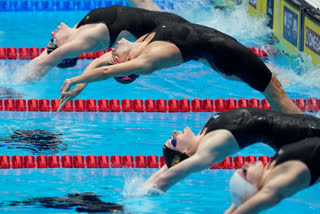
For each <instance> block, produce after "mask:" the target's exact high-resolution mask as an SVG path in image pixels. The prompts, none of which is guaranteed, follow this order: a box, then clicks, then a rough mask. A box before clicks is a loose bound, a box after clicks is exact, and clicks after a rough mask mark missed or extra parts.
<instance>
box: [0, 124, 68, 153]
mask: <svg viewBox="0 0 320 214" xmlns="http://www.w3.org/2000/svg"><path fill="white" fill-rule="evenodd" d="M61 136H62V134H61V133H57V132H50V131H44V130H41V129H17V130H13V131H12V134H11V135H10V136H8V137H3V138H1V139H0V146H3V147H4V146H6V147H7V148H8V149H24V150H28V151H31V152H32V153H33V154H44V153H45V154H54V153H57V152H59V151H64V150H67V148H66V147H67V146H68V145H67V144H65V143H64V142H62V141H61V138H62V137H61Z"/></svg>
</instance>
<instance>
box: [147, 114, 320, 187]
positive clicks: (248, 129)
mask: <svg viewBox="0 0 320 214" xmlns="http://www.w3.org/2000/svg"><path fill="white" fill-rule="evenodd" d="M315 136H317V137H320V119H318V118H316V117H313V116H310V115H302V114H285V113H279V112H274V111H269V110H265V109H250V108H239V109H236V110H232V111H226V112H222V113H218V114H216V115H214V116H213V117H211V118H210V119H209V120H208V122H207V123H206V125H205V126H204V128H203V130H202V131H201V132H200V133H199V134H198V135H195V134H194V133H193V132H192V131H191V130H190V129H189V128H185V129H184V130H183V131H174V132H173V135H172V137H171V138H170V139H169V140H167V141H166V142H165V144H164V146H163V157H164V160H165V162H166V165H164V166H163V167H162V168H161V169H159V170H158V171H157V172H156V173H154V174H153V175H152V176H151V177H150V178H149V179H148V180H147V181H146V184H148V185H150V184H151V185H152V186H153V187H154V188H156V189H159V190H161V191H167V190H168V189H169V188H170V187H171V186H172V185H174V184H175V183H177V182H178V181H179V180H181V179H183V178H185V177H186V176H187V175H189V174H191V173H194V172H197V171H200V170H203V169H207V168H208V167H210V166H211V165H212V164H214V163H218V162H220V161H222V160H224V159H225V158H226V157H227V156H229V155H232V154H234V153H236V152H238V151H239V150H241V149H243V148H245V147H247V146H250V145H252V144H255V143H258V142H262V143H265V144H267V145H269V146H271V147H272V148H273V149H275V150H276V151H278V150H279V148H280V147H282V146H285V145H288V144H291V143H294V142H296V141H297V140H301V139H305V138H308V137H315Z"/></svg>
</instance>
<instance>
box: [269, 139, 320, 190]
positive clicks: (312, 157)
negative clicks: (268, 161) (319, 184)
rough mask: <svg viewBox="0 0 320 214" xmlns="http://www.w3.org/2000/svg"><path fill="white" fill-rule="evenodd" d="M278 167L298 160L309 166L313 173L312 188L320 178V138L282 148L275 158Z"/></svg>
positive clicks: (304, 140) (305, 140)
mask: <svg viewBox="0 0 320 214" xmlns="http://www.w3.org/2000/svg"><path fill="white" fill-rule="evenodd" d="M273 160H275V161H276V164H275V166H276V165H279V164H281V163H283V162H286V161H290V160H298V161H301V162H303V163H304V164H306V165H307V167H308V168H309V170H310V173H311V182H310V186H311V185H312V184H314V183H315V182H316V181H317V179H318V178H319V177H320V138H318V137H314V138H306V139H303V140H301V141H297V142H295V143H293V144H290V145H286V146H284V147H282V148H281V149H280V150H279V151H278V152H277V153H276V155H275V156H274V158H273Z"/></svg>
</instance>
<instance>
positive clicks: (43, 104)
mask: <svg viewBox="0 0 320 214" xmlns="http://www.w3.org/2000/svg"><path fill="white" fill-rule="evenodd" d="M292 101H293V102H294V103H295V104H296V105H297V106H298V107H299V108H300V109H301V111H303V112H318V111H319V110H320V99H316V98H309V99H308V100H306V99H304V98H298V99H292ZM59 103H60V102H59V99H52V100H48V99H40V100H38V99H29V100H25V99H5V100H1V99H0V111H29V112H35V111H43V112H48V111H57V109H58V107H59ZM241 107H247V108H259V109H268V110H271V107H270V105H269V103H268V101H267V100H266V99H262V100H259V99H256V98H251V99H245V98H241V99H238V100H236V99H232V98H229V99H226V100H225V99H221V98H218V99H216V100H212V99H209V98H207V99H203V100H202V99H198V98H196V99H193V100H188V99H181V100H177V99H169V100H165V99H157V100H153V99H146V100H142V99H134V100H130V99H123V100H121V101H120V100H118V99H110V100H107V99H99V100H95V99H87V100H83V99H76V100H74V101H73V100H70V101H69V102H68V103H67V104H66V105H65V106H64V107H63V108H62V111H65V112H223V111H230V110H233V109H237V108H241Z"/></svg>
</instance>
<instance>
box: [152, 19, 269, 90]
mask: <svg viewBox="0 0 320 214" xmlns="http://www.w3.org/2000/svg"><path fill="white" fill-rule="evenodd" d="M153 32H156V34H155V36H154V38H153V39H152V41H167V42H170V43H173V44H175V45H176V46H177V47H178V48H179V50H180V52H181V54H182V57H183V60H184V61H185V62H186V61H189V60H198V59H199V58H205V59H206V60H207V61H208V62H209V63H210V65H211V67H212V68H213V69H215V70H217V71H219V72H221V73H223V74H225V75H227V76H236V77H238V78H239V79H241V80H242V81H243V82H245V83H247V84H248V85H249V86H251V87H252V88H254V89H256V90H258V91H261V92H263V91H264V90H265V89H266V87H267V86H268V84H269V82H270V81H271V77H272V73H271V71H270V70H269V69H268V68H267V66H266V65H265V64H264V63H263V62H262V61H261V60H260V59H259V58H258V57H257V56H256V55H255V54H254V53H253V52H252V51H251V50H250V49H248V48H246V47H245V46H243V45H242V44H240V43H239V42H237V41H236V40H235V39H234V38H232V37H230V36H228V35H226V34H224V33H222V32H219V31H217V30H215V29H213V28H209V27H206V26H202V25H198V24H192V23H190V22H186V23H170V24H162V25H159V26H158V27H157V28H156V29H154V30H153ZM152 41H151V42H152Z"/></svg>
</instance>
